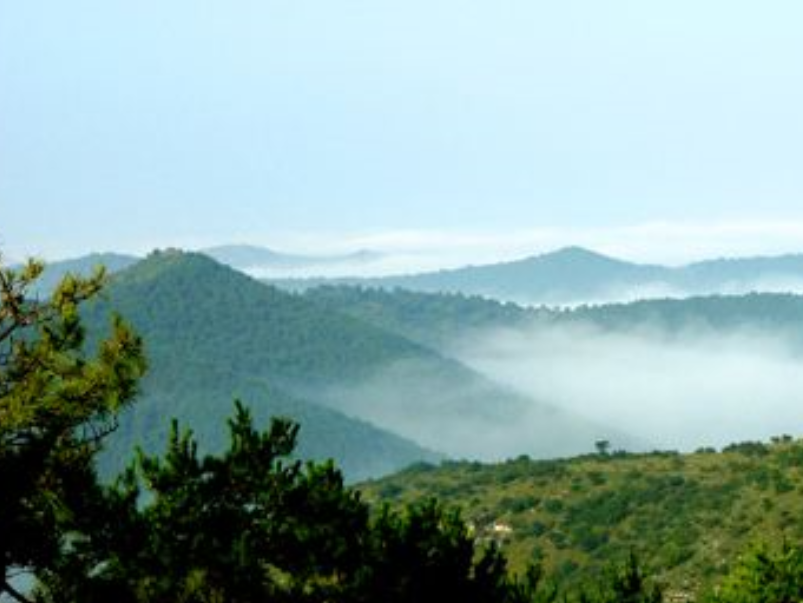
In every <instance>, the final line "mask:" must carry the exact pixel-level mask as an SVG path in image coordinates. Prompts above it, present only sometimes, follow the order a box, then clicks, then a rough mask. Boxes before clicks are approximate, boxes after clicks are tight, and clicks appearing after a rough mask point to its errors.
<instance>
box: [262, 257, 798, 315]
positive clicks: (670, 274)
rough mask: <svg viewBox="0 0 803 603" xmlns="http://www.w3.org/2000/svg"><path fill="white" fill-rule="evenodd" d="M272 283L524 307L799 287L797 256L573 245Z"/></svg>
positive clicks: (790, 290)
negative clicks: (437, 266) (678, 254)
mask: <svg viewBox="0 0 803 603" xmlns="http://www.w3.org/2000/svg"><path fill="white" fill-rule="evenodd" d="M274 283H275V284H277V285H278V286H281V287H284V288H288V289H292V290H306V289H309V288H312V287H315V286H320V285H325V284H334V285H338V284H340V285H356V286H361V287H364V288H382V289H389V290H391V289H394V288H402V289H408V290H412V291H420V292H428V293H462V294H464V295H479V296H483V297H489V298H495V299H499V300H505V301H513V302H517V303H520V304H525V305H543V304H545V305H550V306H554V305H563V306H565V305H569V306H572V305H579V304H584V303H595V304H597V303H606V302H626V301H633V300H638V299H649V298H665V297H673V298H677V297H688V296H701V295H712V294H744V293H749V292H752V291H764V292H803V255H783V256H777V257H755V258H736V259H727V260H726V259H720V260H710V261H704V262H697V263H693V264H689V265H686V266H681V267H676V268H675V267H666V266H659V265H653V264H636V263H631V262H625V261H622V260H617V259H614V258H611V257H607V256H604V255H601V254H598V253H595V252H593V251H589V250H587V249H583V248H580V247H567V248H564V249H561V250H558V251H555V252H552V253H547V254H544V255H539V256H534V257H528V258H525V259H522V260H517V261H513V262H504V263H498V264H490V265H485V266H468V267H464V268H458V269H454V270H442V271H438V272H429V273H422V274H414V275H402V276H392V277H381V278H362V279H328V280H327V279H296V280H293V279H284V280H275V281H274Z"/></svg>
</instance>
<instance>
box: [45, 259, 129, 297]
mask: <svg viewBox="0 0 803 603" xmlns="http://www.w3.org/2000/svg"><path fill="white" fill-rule="evenodd" d="M137 261H139V258H137V257H135V256H132V255H125V254H120V253H90V254H88V255H85V256H81V257H79V258H72V259H68V260H61V261H58V262H48V263H47V265H46V267H45V271H44V273H43V274H42V276H41V277H40V278H39V280H38V281H37V282H36V288H35V290H34V291H33V293H34V295H39V296H47V295H49V294H50V292H51V291H52V290H53V289H54V287H55V286H56V285H57V284H58V283H59V282H60V281H61V279H62V278H64V276H65V275H66V274H67V273H72V274H77V275H81V276H88V275H89V274H91V273H92V271H93V270H94V269H95V268H97V267H98V266H103V267H105V268H106V270H107V272H109V273H110V274H111V273H115V272H119V271H120V270H124V269H126V268H128V267H129V266H131V265H133V264H135V263H136V262H137Z"/></svg>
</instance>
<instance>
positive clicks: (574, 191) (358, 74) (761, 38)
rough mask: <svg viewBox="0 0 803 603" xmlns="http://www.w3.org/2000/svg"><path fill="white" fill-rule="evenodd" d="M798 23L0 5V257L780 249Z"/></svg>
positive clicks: (728, 16) (633, 11)
mask: <svg viewBox="0 0 803 603" xmlns="http://www.w3.org/2000/svg"><path fill="white" fill-rule="evenodd" d="M801 23H803V3H800V2H799V0H764V1H762V2H756V1H755V0H750V1H740V0H727V1H725V0H706V1H705V2H700V1H699V0H697V1H692V0H671V1H669V0H666V1H661V0H632V1H631V0H606V1H605V2H600V1H599V0H564V1H561V2H543V1H539V0H494V1H491V0H484V1H479V0H427V1H424V0H404V1H403V2H402V1H391V0H341V1H339V2H333V1H332V0H282V1H276V0H231V1H228V2H222V1H220V0H217V1H212V0H171V1H170V2H164V1H162V0H158V1H157V0H138V1H137V2H133V1H130V0H116V1H115V0H71V1H70V2H64V1H63V0H26V1H25V2H20V1H19V0H0V252H2V253H3V254H5V255H7V256H12V257H16V258H19V257H22V256H25V255H31V254H33V255H40V256H44V257H51V258H53V257H66V256H70V255H78V254H81V253H85V252H87V251H90V250H111V249H114V250H120V251H130V252H143V251H145V250H147V249H149V248H151V247H154V246H168V245H175V246H181V247H197V246H204V245H212V244H218V243H231V242H249V243H255V244H261V245H267V246H271V247H275V248H280V249H285V250H287V251H305V252H309V251H318V250H319V251H322V252H328V251H330V250H337V251H341V250H343V249H344V248H359V247H367V246H373V247H375V248H378V249H379V250H385V251H388V250H395V249H398V248H401V249H406V250H409V249H418V250H419V251H420V250H422V249H429V250H430V253H434V254H437V253H440V251H439V250H444V249H449V250H451V251H452V252H453V254H454V257H458V256H459V257H461V258H465V259H467V260H472V261H477V260H481V259H482V258H486V257H487V258H490V257H492V256H494V255H496V256H511V255H516V254H527V253H532V252H539V251H544V250H547V249H548V248H550V247H558V246H562V245H569V244H585V245H590V246H596V247H597V248H598V249H599V250H601V251H608V252H611V253H617V254H619V255H622V256H625V257H627V258H629V259H637V260H638V259H643V260H647V261H666V262H669V263H671V262H681V261H684V260H686V259H695V258H697V257H702V256H711V255H739V254H753V253H780V252H790V251H797V252H803V169H802V168H801V166H803V60H801V59H803V36H801V35H800V24H801ZM416 245H418V246H419V247H416ZM454 250H457V251H454Z"/></svg>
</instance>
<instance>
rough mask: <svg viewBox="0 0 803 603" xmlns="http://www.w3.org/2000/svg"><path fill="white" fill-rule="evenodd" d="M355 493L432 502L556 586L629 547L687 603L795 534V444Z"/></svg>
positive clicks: (413, 472)
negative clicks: (750, 557) (534, 565)
mask: <svg viewBox="0 0 803 603" xmlns="http://www.w3.org/2000/svg"><path fill="white" fill-rule="evenodd" d="M360 489H361V491H362V493H363V496H364V497H365V498H366V499H367V500H369V501H371V502H379V501H382V502H389V503H391V504H399V503H409V502H412V501H420V500H423V499H427V498H430V497H438V498H439V499H440V500H442V501H444V502H445V503H447V504H448V505H454V506H456V507H458V508H460V509H461V510H462V514H463V517H464V518H465V519H466V520H467V521H468V522H469V525H471V526H473V528H474V530H475V532H476V534H477V537H478V538H480V539H482V540H485V541H495V542H497V543H498V544H499V545H500V546H501V548H502V549H503V551H504V552H506V553H507V554H508V557H509V558H510V559H511V561H512V566H513V569H514V570H516V569H517V570H521V569H523V568H524V567H525V565H526V564H527V563H529V562H531V561H540V562H542V563H543V564H544V567H545V570H546V575H556V576H557V577H559V578H561V581H563V582H572V581H582V580H583V579H588V578H592V577H594V576H595V575H598V573H599V572H601V571H603V568H605V567H606V566H607V565H608V564H609V563H613V562H616V563H620V562H621V561H622V560H623V559H626V558H627V555H628V554H629V553H630V552H635V553H637V554H638V556H639V559H640V561H641V562H642V563H643V564H644V565H645V566H646V567H647V569H648V570H649V572H650V573H652V574H657V575H656V578H657V579H658V581H659V582H661V583H663V585H664V586H665V590H666V595H667V600H668V601H688V600H695V597H694V595H695V594H698V593H700V592H702V591H705V590H706V589H707V588H708V587H710V586H712V585H713V584H715V583H717V582H718V581H719V578H720V577H721V576H722V575H723V574H725V573H726V572H727V570H728V565H729V562H730V561H732V560H734V559H736V558H737V557H738V556H739V555H740V554H742V553H743V552H745V550H746V548H747V547H748V546H749V545H752V544H754V543H756V542H762V543H769V544H772V545H773V546H777V544H778V543H780V542H782V541H787V542H800V541H801V539H803V524H801V522H800V521H798V518H799V517H800V515H801V513H803V499H801V496H800V492H801V491H803V440H793V439H792V438H790V437H788V436H782V437H778V438H774V439H773V442H772V443H768V444H762V443H759V442H743V443H740V444H733V445H730V446H727V447H725V448H724V449H723V450H722V451H720V452H716V451H715V450H713V449H704V450H700V451H698V452H696V453H693V454H687V455H681V454H677V453H674V452H655V453H650V454H642V455H633V454H624V453H618V452H613V453H611V452H605V453H604V454H595V455H586V456H583V457H578V458H574V459H567V460H558V461H533V460H530V459H527V458H519V459H516V460H511V461H507V462H504V463H499V464H481V463H470V462H458V463H456V462H446V463H443V464H442V465H440V466H432V465H426V464H424V465H419V466H416V467H413V468H410V469H408V470H406V471H403V472H401V473H399V474H396V475H393V476H390V477H387V478H385V479H381V480H378V481H373V482H369V483H366V484H363V485H361V486H360Z"/></svg>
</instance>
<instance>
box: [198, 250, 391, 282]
mask: <svg viewBox="0 0 803 603" xmlns="http://www.w3.org/2000/svg"><path fill="white" fill-rule="evenodd" d="M200 253H203V254H204V255H208V256H209V257H211V258H213V259H215V260H217V261H218V262H220V263H221V264H226V265H227V266H231V267H232V268H235V269H237V270H241V271H243V272H248V273H250V274H253V275H256V276H260V275H262V276H264V275H269V274H270V273H275V272H287V271H305V272H308V273H312V274H314V273H315V272H316V271H323V272H325V271H328V270H332V269H333V268H338V267H340V268H341V269H342V270H347V269H351V270H356V269H359V268H360V267H362V266H365V265H369V264H372V263H375V262H377V261H379V260H381V259H382V258H383V255H382V254H381V253H378V252H376V251H368V250H364V249H363V250H359V251H355V252H353V253H347V254H340V255H298V254H288V253H280V252H278V251H274V250H272V249H267V248H265V247H258V246H254V245H221V246H218V247H209V248H207V249H202V250H201V251H200Z"/></svg>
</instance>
